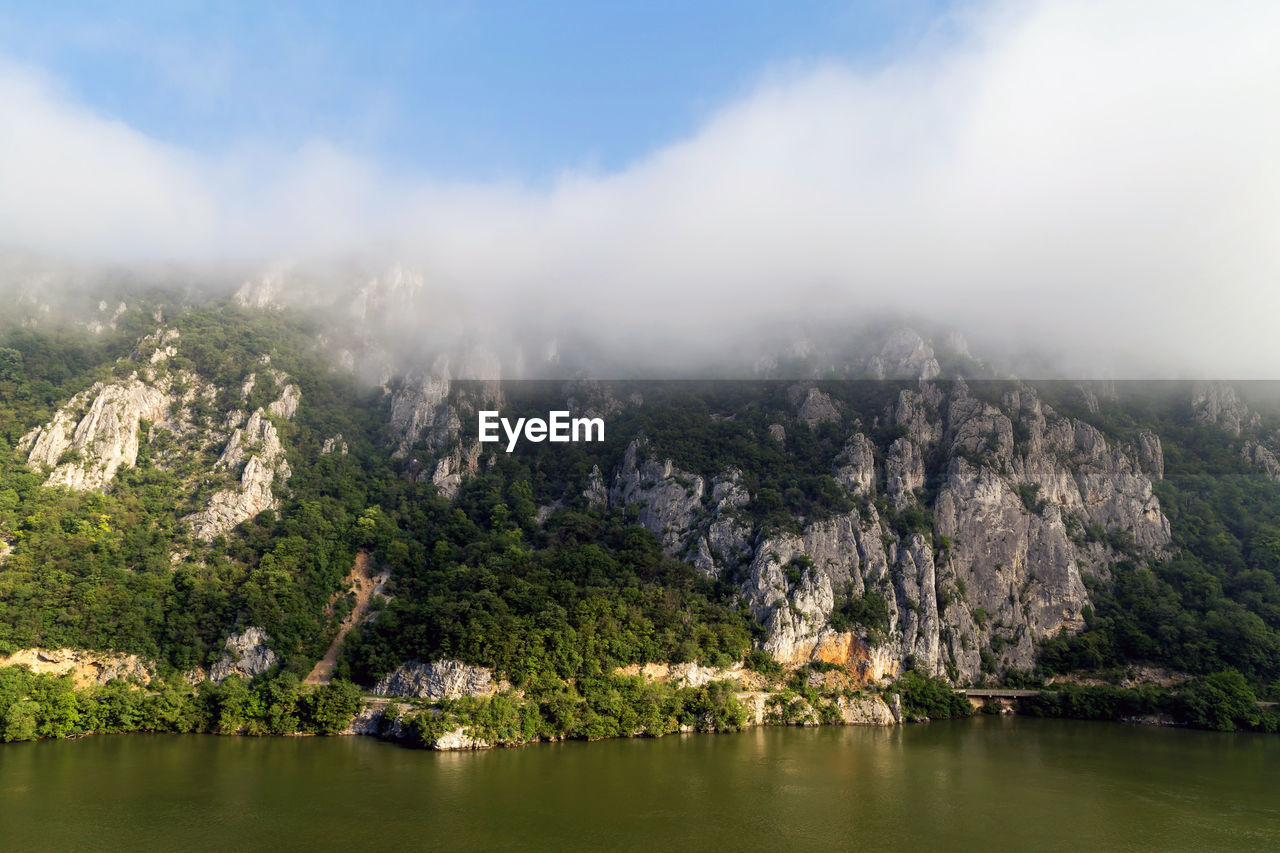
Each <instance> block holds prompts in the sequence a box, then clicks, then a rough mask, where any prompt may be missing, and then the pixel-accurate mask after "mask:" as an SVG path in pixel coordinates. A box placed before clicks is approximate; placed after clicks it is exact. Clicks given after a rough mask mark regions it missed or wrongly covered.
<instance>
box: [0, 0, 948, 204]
mask: <svg viewBox="0 0 1280 853" xmlns="http://www.w3.org/2000/svg"><path fill="white" fill-rule="evenodd" d="M941 11H943V6H942V4H941V3H939V2H934V1H933V0H906V2H892V0H863V2H851V1H850V0H843V2H842V0H810V2H801V3H781V2H774V0H735V1H734V2H724V0H716V2H710V0H708V1H707V2H671V0H657V2H626V3H622V2H581V1H580V2H564V0H546V2H511V0H507V2H496V0H495V1H494V2H460V1H458V0H453V1H452V2H371V3H318V2H267V3H264V2H253V3H247V2H219V3H197V2H133V3H123V4H120V3H115V4H108V3H86V2H58V3H10V4H8V5H7V6H6V7H5V8H3V9H2V10H0V52H2V53H5V54H8V56H9V57H10V59H12V60H16V61H19V62H22V63H25V64H28V65H32V66H36V67H39V68H42V69H43V70H44V71H45V72H47V73H49V74H51V75H52V76H53V77H54V78H55V80H56V81H57V82H58V83H59V84H60V86H61V87H62V88H63V90H64V92H65V94H66V95H67V96H68V97H69V98H71V99H73V100H76V101H79V102H81V103H82V104H84V105H85V106H87V107H89V108H90V109H92V110H95V111H97V112H99V113H102V114H104V115H108V116H112V117H114V118H117V119H119V120H122V121H124V122H126V123H128V124H129V125H131V126H133V127H135V128H137V129H138V130H140V131H142V132H143V133H145V134H147V135H148V136H150V137H152V138H154V139H157V140H162V141H165V142H169V143H173V144H176V145H179V146H182V147H184V148H188V149H191V150H194V151H197V152H200V153H204V154H216V153H219V152H220V151H222V150H225V149H227V148H229V147H232V146H243V145H263V146H266V147H269V148H274V149H291V148H295V147H297V146H299V145H301V144H303V143H305V142H306V141H307V140H309V139H314V138H322V139H325V140H327V141H329V142H330V143H333V144H335V145H337V146H339V147H341V148H343V149H344V150H347V151H350V152H353V153H356V154H359V155H361V156H364V157H368V158H371V159H373V160H376V161H378V162H380V163H381V164H383V165H384V167H386V168H389V169H391V170H393V171H397V172H399V171H403V170H409V171H412V172H416V173H418V174H422V175H426V176H431V177H435V178H443V179H450V178H456V179H494V178H520V179H523V180H529V181H533V182H535V183H536V182H542V181H545V180H546V179H548V178H549V177H551V176H554V175H555V174H556V173H558V172H559V171H560V170H563V169H566V168H572V169H585V170H603V171H612V170H616V169H618V168H620V167H622V166H624V165H625V164H626V163H628V162H630V161H632V160H634V159H636V158H638V157H640V156H643V155H644V154H646V153H648V152H650V151H652V150H653V149H655V148H657V147H659V146H661V145H663V144H666V143H668V142H670V141H672V140H674V139H678V138H680V137H683V136H686V135H689V134H691V133H692V132H693V131H694V130H695V129H696V128H697V126H698V125H699V124H700V123H701V122H702V121H704V120H705V119H706V118H707V116H708V115H709V114H711V113H712V112H713V111H714V110H716V109H718V108H719V107H721V106H722V105H723V104H725V103H726V102H729V101H731V100H733V99H735V98H738V97H741V96H742V95H744V94H746V93H747V92H749V91H750V90H751V89H752V88H753V87H754V86H755V85H757V84H758V83H759V82H760V81H761V80H762V79H765V78H767V77H769V76H770V75H774V74H786V73H792V72H795V71H796V70H797V69H801V70H802V69H804V68H807V67H810V66H813V65H815V64H820V63H822V62H830V61H836V62H841V63H846V64H849V65H851V66H853V67H874V66H875V65H877V64H879V63H883V62H886V61H888V60H889V59H891V58H892V57H893V55H894V53H895V52H896V51H897V50H900V49H902V48H903V47H904V46H907V45H909V44H910V43H911V42H912V41H913V40H915V39H918V38H919V37H920V36H921V35H922V34H923V33H925V32H929V31H931V30H936V29H937V27H938V26H939V25H940V24H939V22H940V20H941V16H940V12H941Z"/></svg>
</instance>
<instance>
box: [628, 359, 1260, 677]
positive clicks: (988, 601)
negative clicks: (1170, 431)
mask: <svg viewBox="0 0 1280 853" xmlns="http://www.w3.org/2000/svg"><path fill="white" fill-rule="evenodd" d="M924 372H925V373H928V372H929V371H928V370H926V371H924ZM790 396H791V399H792V400H793V402H794V404H795V406H796V409H795V412H794V415H793V416H794V418H795V420H796V421H798V422H801V423H804V424H805V426H806V428H810V423H818V422H822V421H826V420H832V419H835V420H839V419H840V415H839V414H838V413H837V411H836V406H835V404H833V403H832V402H831V401H830V400H826V399H823V396H821V394H820V392H816V391H815V389H813V388H798V389H794V391H793V393H792V394H791V395H790ZM869 414H870V415H871V416H872V419H873V421H874V423H873V424H872V426H873V427H874V429H876V430H878V431H879V432H880V433H881V434H886V435H892V436H893V437H892V439H891V440H888V439H886V440H887V445H881V446H878V447H877V446H875V444H874V442H872V440H871V439H870V438H869V437H868V436H867V434H865V433H864V432H863V431H861V430H855V431H854V432H852V433H851V434H850V435H849V438H848V440H847V441H846V442H845V444H844V448H843V449H842V450H841V451H840V452H839V454H838V455H837V456H836V458H835V460H834V462H833V465H832V475H833V479H835V481H836V482H837V483H838V484H839V485H840V486H841V487H842V488H844V489H845V490H846V492H847V494H848V495H849V497H850V498H851V499H853V501H854V503H855V505H856V508H854V509H853V510H851V511H848V512H844V513H840V514H837V515H835V516H833V517H828V518H823V519H820V520H814V521H809V522H805V521H804V520H803V519H798V520H797V521H798V522H799V524H798V526H796V527H794V528H793V529H790V530H783V531H773V532H770V531H769V530H767V529H766V530H761V529H759V528H753V527H752V526H751V525H750V524H749V522H748V521H747V520H746V519H745V518H744V517H743V514H742V513H740V512H737V511H736V510H738V509H739V508H741V507H743V506H745V505H746V504H747V503H748V502H749V501H750V499H751V495H750V494H749V493H748V492H747V490H746V489H745V488H744V487H743V486H742V485H741V484H740V482H739V481H740V474H739V472H737V471H735V470H732V469H727V470H725V471H724V472H722V473H721V474H719V475H717V476H716V477H714V478H712V479H710V480H708V479H706V478H704V477H701V476H698V475H696V474H693V473H691V472H689V471H684V470H681V469H680V468H679V466H677V465H676V464H675V463H674V462H673V461H672V460H670V459H663V458H661V457H660V456H657V455H655V454H654V453H653V451H652V450H651V448H650V445H649V443H648V442H647V441H645V440H643V439H637V440H635V441H633V442H632V443H631V444H630V445H629V446H628V448H627V451H626V453H625V455H624V458H623V460H622V462H621V464H620V466H619V468H618V471H617V472H616V475H615V477H614V484H613V487H612V489H611V490H610V495H609V498H610V501H611V503H612V504H614V505H620V504H632V505H633V506H635V507H636V511H637V513H638V516H637V517H638V520H639V521H640V523H641V524H644V525H645V526H646V527H648V528H649V529H650V530H652V531H653V532H654V533H655V534H656V535H657V536H658V537H659V538H660V539H661V540H662V542H663V546H664V548H665V549H666V551H667V552H668V553H669V554H672V555H680V556H684V557H686V558H687V559H689V560H690V561H692V562H693V563H694V564H695V565H696V566H698V567H700V568H702V569H703V570H704V571H705V572H707V573H709V574H712V575H715V576H728V577H736V578H739V579H740V580H739V581H738V583H739V586H740V588H741V590H742V594H743V596H744V597H745V598H746V600H747V602H748V603H749V605H750V607H751V610H752V612H753V613H754V614H755V615H756V617H757V619H758V620H759V621H760V622H761V624H763V625H764V627H765V637H764V641H763V644H764V647H765V649H766V650H768V651H769V652H771V653H772V654H773V655H774V656H775V657H776V658H778V659H779V660H781V661H783V662H786V663H791V664H798V663H803V662H806V661H818V660H821V661H828V662H833V663H838V664H840V665H842V666H845V667H847V668H848V669H850V670H851V671H854V672H857V673H859V674H860V675H861V677H862V678H863V679H865V680H867V681H877V680H880V679H882V678H884V677H886V676H891V675H893V674H894V673H895V672H897V671H898V670H900V669H901V668H902V667H903V666H904V665H906V664H909V663H910V664H914V665H916V666H920V667H923V668H925V669H926V670H927V671H929V672H932V673H934V674H937V675H940V676H943V677H947V678H949V679H951V680H952V681H954V682H956V683H969V682H973V681H976V680H978V679H980V678H981V677H982V675H983V673H984V671H985V672H996V671H1004V670H1007V669H1027V668H1030V667H1031V666H1032V665H1033V663H1034V659H1035V652H1036V643H1037V641H1038V640H1039V639H1041V638H1043V637H1045V636H1047V635H1050V634H1054V633H1056V632H1057V631H1059V630H1060V629H1066V630H1067V631H1075V630H1077V629H1079V628H1080V627H1082V626H1083V617H1082V613H1083V611H1084V608H1085V607H1086V606H1088V604H1089V595H1088V591H1087V589H1086V586H1085V584H1084V578H1085V576H1088V575H1092V576H1095V577H1098V578H1102V579H1105V578H1106V577H1107V574H1108V571H1109V566H1110V564H1111V563H1112V562H1114V561H1115V560H1116V559H1119V558H1121V557H1122V556H1124V554H1125V553H1127V552H1128V551H1130V550H1132V551H1133V552H1134V553H1138V554H1144V555H1159V554H1161V553H1163V552H1164V550H1165V549H1166V548H1167V546H1168V545H1169V542H1170V530H1169V523H1168V520H1167V519H1166V518H1165V517H1164V515H1163V513H1162V512H1161V509H1160V503H1159V500H1158V499H1157V498H1156V497H1155V496H1154V494H1153V491H1152V478H1153V477H1156V478H1158V477H1159V476H1160V475H1161V472H1162V470H1163V460H1162V451H1161V447H1160V440H1159V438H1158V436H1156V435H1155V434H1154V433H1151V432H1150V431H1144V432H1142V433H1140V434H1139V435H1138V437H1137V439H1136V440H1135V441H1134V442H1132V443H1130V444H1129V445H1126V446H1123V447H1122V446H1120V445H1119V444H1118V443H1116V442H1109V441H1108V440H1107V439H1106V438H1105V437H1104V436H1103V434H1102V433H1101V432H1100V431H1099V430H1098V429H1096V428H1094V427H1093V426H1091V425H1089V424H1088V423H1085V422H1083V421H1081V420H1079V419H1075V418H1069V417H1066V416H1063V415H1060V414H1058V413H1057V412H1056V411H1055V410H1054V409H1053V408H1052V407H1051V406H1049V405H1047V404H1045V403H1043V402H1042V401H1041V400H1040V398H1039V396H1038V394H1037V392H1036V391H1035V390H1034V389H1032V388H1031V387H1029V386H1026V385H1016V384H1013V385H1009V386H1008V387H1007V388H1006V389H1005V390H1004V391H1003V392H1002V394H1001V395H1000V396H999V397H996V398H992V399H982V398H979V397H978V396H975V395H974V394H973V393H971V391H970V389H969V387H968V386H967V385H966V384H965V383H964V382H963V381H957V382H954V383H935V382H929V381H923V380H922V381H920V382H919V383H918V384H917V385H916V386H914V387H904V388H903V389H902V390H901V391H900V392H899V394H898V395H897V397H896V399H894V400H893V401H892V402H891V403H889V404H888V405H886V406H884V408H883V409H882V410H881V411H879V412H873V413H869ZM780 426H782V427H783V428H784V430H785V429H786V428H787V427H786V425H785V424H780ZM1255 453H1256V451H1255ZM850 613H852V614H855V615H856V617H855V622H854V624H852V626H851V627H846V626H849V623H850V620H849V619H848V618H845V617H847V615H848V614H850ZM842 614H844V615H843V616H842ZM857 618H860V619H861V620H862V621H861V622H858V621H856V619H857ZM868 622H873V623H874V624H868Z"/></svg>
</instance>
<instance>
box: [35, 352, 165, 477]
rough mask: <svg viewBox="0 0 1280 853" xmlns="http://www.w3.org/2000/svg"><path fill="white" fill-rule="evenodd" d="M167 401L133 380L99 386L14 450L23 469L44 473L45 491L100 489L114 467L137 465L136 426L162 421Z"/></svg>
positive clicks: (157, 391) (71, 404)
mask: <svg viewBox="0 0 1280 853" xmlns="http://www.w3.org/2000/svg"><path fill="white" fill-rule="evenodd" d="M173 402H174V400H173V398H171V397H170V396H169V395H168V394H167V393H166V392H164V391H162V390H160V389H159V388H156V387H153V386H151V385H148V384H146V383H144V382H142V381H141V380H139V379H138V378H136V377H135V378H133V379H130V380H127V381H125V382H120V383H112V384H109V385H104V384H103V383H101V382H99V383H97V384H95V385H94V386H93V387H92V388H90V389H89V390H87V391H83V392H81V393H80V394H77V395H76V396H75V397H73V398H72V399H71V401H70V402H69V403H67V405H66V406H64V407H62V408H61V409H59V410H58V412H57V413H56V414H55V415H54V418H53V420H52V421H51V422H50V423H48V424H47V425H45V426H44V427H40V428H37V429H35V430H32V431H31V432H29V433H27V434H26V435H25V436H23V437H22V439H21V441H20V442H19V443H18V449H19V451H26V452H27V464H28V465H30V466H31V467H33V468H35V469H37V470H43V471H49V472H50V473H49V477H48V479H47V480H46V481H45V485H46V486H64V487H66V488H69V489H75V490H77V491H89V490H91V489H101V488H104V487H106V485H107V484H108V483H110V482H111V480H112V478H113V477H115V475H116V472H117V471H118V470H120V468H122V467H123V468H130V467H132V466H133V465H134V464H135V463H136V462H137V460H138V425H139V423H140V422H141V421H142V420H144V419H145V420H149V421H164V420H165V418H166V416H167V414H168V411H169V406H170V404H171V403H173ZM68 456H69V457H71V458H66V459H65V460H64V457H68Z"/></svg>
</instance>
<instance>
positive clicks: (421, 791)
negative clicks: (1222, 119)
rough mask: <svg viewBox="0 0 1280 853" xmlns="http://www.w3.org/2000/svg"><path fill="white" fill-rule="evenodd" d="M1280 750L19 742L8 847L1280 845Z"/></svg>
mask: <svg viewBox="0 0 1280 853" xmlns="http://www.w3.org/2000/svg"><path fill="white" fill-rule="evenodd" d="M1278 773H1280V737H1274V736H1272V737H1268V736H1262V735H1243V734H1242V735H1223V734H1213V733H1208V732H1195V731H1183V730H1169V729H1156V728H1145V727H1138V726H1125V725H1116V724H1107V723H1082V722H1069V721H1056V720H1054V721H1050V720H1033V719H1018V718H993V717H982V718H977V719H973V720H963V721H955V722H936V723H931V724H928V725H914V726H905V727H900V728H892V729H872V728H822V729H781V728H767V729H755V730H751V731H748V732H744V733H741V734H734V735H687V736H671V737H666V738H662V739H660V740H647V739H644V740H614V741H604V742H600V743H577V742H572V743H561V744H538V745H533V746H529V747H524V748H521V749H498V750H489V751H485V752H468V753H435V752H423V751H417V750H410V749H403V748H400V747H396V746H393V745H391V744H386V743H381V742H378V741H376V740H373V739H371V738H364V737H345V738H235V737H213V736H202V735H118V736H101V737H88V738H83V739H81V740H77V741H61V742H41V743H24V744H7V745H0V849H3V850H82V849H130V850H180V849H192V850H258V849H261V850H313V851H319V850H349V851H357V850H381V849H398V850H418V849H427V850H434V849H440V850H495V849H499V850H501V849H506V850H517V849H545V850H607V849H625V850H827V849H829V850H864V849H865V850H897V851H904V850H922V849H938V850H953V849H958V850H978V849H981V850H1029V849H1037V850H1146V849H1156V850H1226V849H1255V850H1280V777H1278V775H1277V774H1278Z"/></svg>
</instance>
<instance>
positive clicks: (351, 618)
mask: <svg viewBox="0 0 1280 853" xmlns="http://www.w3.org/2000/svg"><path fill="white" fill-rule="evenodd" d="M386 582H387V575H385V574H383V575H379V576H378V577H374V576H373V561H372V560H370V559H369V555H368V553H366V552H365V551H361V552H360V553H358V554H356V564H355V565H354V566H352V568H351V574H349V575H347V577H346V580H345V581H344V582H343V586H342V589H341V590H340V591H339V592H337V593H335V594H334V596H333V598H332V599H331V600H330V601H329V607H331V608H332V607H334V606H335V605H336V604H337V601H338V598H339V597H341V596H343V595H346V591H347V589H348V588H350V587H351V586H353V585H354V586H355V589H356V606H355V607H353V608H351V613H350V615H348V616H347V618H346V619H345V620H343V622H342V627H340V628H339V629H338V636H336V637H334V638H333V642H332V643H330V644H329V650H328V651H327V652H325V653H324V657H322V658H320V661H319V662H318V663H317V664H316V665H315V667H313V668H312V670H311V672H310V673H309V674H308V675H307V677H306V678H305V679H303V682H302V683H303V684H328V683H329V682H330V681H332V680H333V669H334V667H336V666H337V665H338V650H339V649H341V648H342V641H343V640H344V639H346V636H347V632H348V631H350V630H351V629H352V628H354V627H355V626H356V625H359V624H360V622H361V621H363V620H364V617H365V614H367V613H368V612H369V601H370V600H371V599H372V598H373V594H374V592H376V591H377V590H378V589H379V588H380V587H381V586H382V585H383V584H384V583H386Z"/></svg>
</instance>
